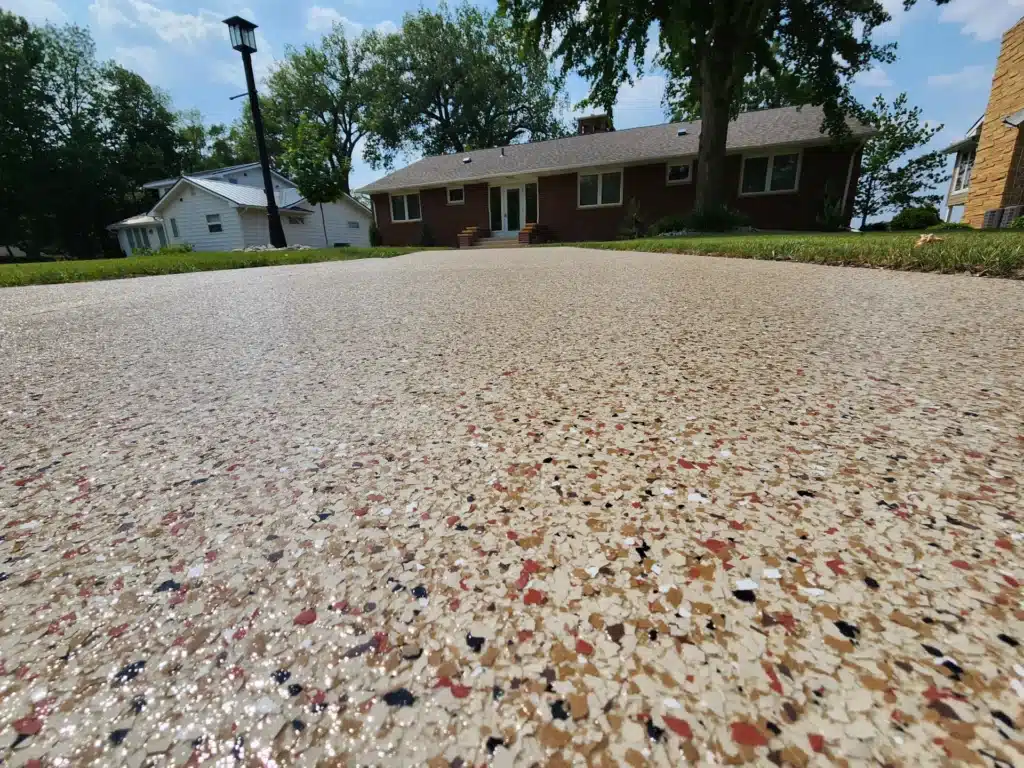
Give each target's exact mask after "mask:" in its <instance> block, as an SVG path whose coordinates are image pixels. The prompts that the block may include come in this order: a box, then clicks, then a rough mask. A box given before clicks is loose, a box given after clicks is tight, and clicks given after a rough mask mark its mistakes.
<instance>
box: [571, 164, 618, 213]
mask: <svg viewBox="0 0 1024 768" xmlns="http://www.w3.org/2000/svg"><path fill="white" fill-rule="evenodd" d="M609 173H617V174H619V202H617V203H602V202H601V190H602V189H604V185H603V184H602V183H601V177H602V176H605V175H607V174H609ZM595 174H596V175H597V203H596V204H595V205H583V204H582V203H580V177H581V176H594V175H595ZM625 184H626V172H625V171H624V170H623V169H622V168H621V167H619V168H594V169H588V170H585V171H577V172H576V208H577V209H587V208H621V207H622V198H623V193H624V191H625V190H624V187H625Z"/></svg>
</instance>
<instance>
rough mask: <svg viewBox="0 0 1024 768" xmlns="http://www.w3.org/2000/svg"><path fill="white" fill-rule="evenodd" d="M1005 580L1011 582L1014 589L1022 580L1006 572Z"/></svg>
mask: <svg viewBox="0 0 1024 768" xmlns="http://www.w3.org/2000/svg"><path fill="white" fill-rule="evenodd" d="M1003 581H1005V582H1006V583H1007V584H1009V585H1010V586H1011V587H1013V588H1014V589H1016V588H1017V587H1019V586H1020V582H1019V581H1017V580H1016V579H1015V578H1013V576H1006V575H1005V574H1004V575H1003Z"/></svg>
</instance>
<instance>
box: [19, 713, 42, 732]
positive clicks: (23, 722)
mask: <svg viewBox="0 0 1024 768" xmlns="http://www.w3.org/2000/svg"><path fill="white" fill-rule="evenodd" d="M14 730H15V731H16V732H17V733H20V734H21V735H22V736H35V735H36V734H37V733H39V732H40V731H41V730H43V721H42V720H40V719H39V718H38V717H23V718H21V719H20V720H15V721H14Z"/></svg>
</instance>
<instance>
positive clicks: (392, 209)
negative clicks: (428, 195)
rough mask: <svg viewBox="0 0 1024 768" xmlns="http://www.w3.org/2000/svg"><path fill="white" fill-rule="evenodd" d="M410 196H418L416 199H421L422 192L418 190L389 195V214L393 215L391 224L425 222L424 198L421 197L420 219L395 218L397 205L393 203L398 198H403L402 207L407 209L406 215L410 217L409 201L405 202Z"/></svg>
mask: <svg viewBox="0 0 1024 768" xmlns="http://www.w3.org/2000/svg"><path fill="white" fill-rule="evenodd" d="M409 195H416V197H420V191H419V190H416V191H415V192H399V193H398V194H392V193H390V192H389V193H388V212H389V213H390V215H391V223H392V224H415V223H416V222H417V221H423V198H422V197H420V216H419V218H418V219H409V218H405V219H396V218H395V204H394V203H393V202H391V201H392V200H394V199H395V198H396V197H401V198H403V200H402V207H403V208H404V209H405V215H406V216H408V215H409V201H408V200H405V199H404V198H406V197H408V196H409Z"/></svg>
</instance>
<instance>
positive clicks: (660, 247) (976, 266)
mask: <svg viewBox="0 0 1024 768" xmlns="http://www.w3.org/2000/svg"><path fill="white" fill-rule="evenodd" d="M918 238H919V235H917V234H916V233H898V232H893V233H891V234H877V235H871V236H870V237H864V236H863V235H861V234H858V233H845V234H844V233H835V234H832V233H829V234H807V235H769V234H752V235H719V236H707V235H705V236H695V237H678V238H647V239H643V240H616V241H613V242H604V243H579V245H581V246H585V247H588V248H602V249H606V250H618V251H622V250H632V251H653V252H656V253H700V254H706V255H710V256H732V257H736V258H742V259H767V260H772V261H796V262H805V263H810V264H832V265H836V266H848V267H881V268H885V269H903V270H913V271H917V272H971V273H974V274H979V275H985V276H987V277H1010V278H1017V279H1022V278H1024V234H1021V233H1017V232H1006V231H989V230H979V231H977V232H949V233H948V234H946V235H944V236H943V237H942V240H941V241H940V242H934V243H928V244H926V245H924V246H921V247H919V248H918V247H915V245H916V243H917V241H918Z"/></svg>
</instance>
